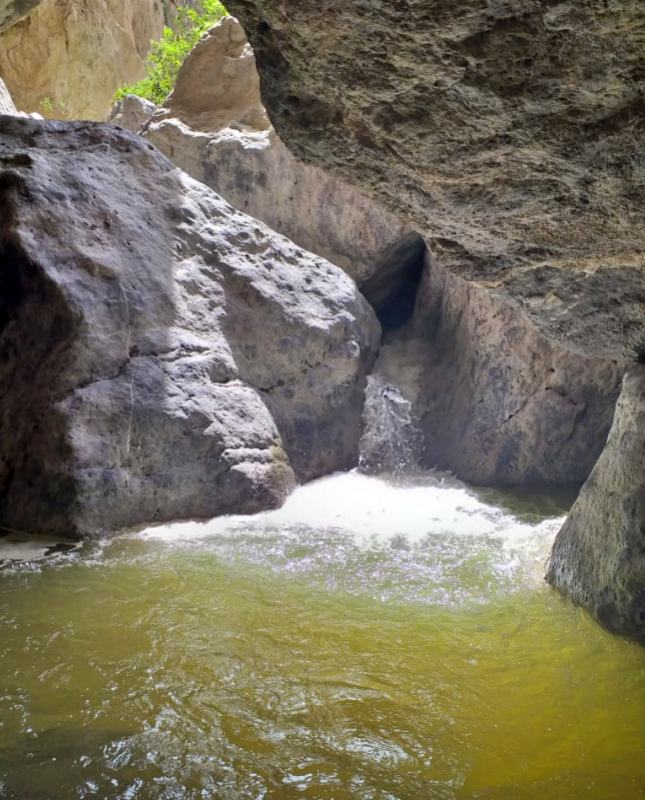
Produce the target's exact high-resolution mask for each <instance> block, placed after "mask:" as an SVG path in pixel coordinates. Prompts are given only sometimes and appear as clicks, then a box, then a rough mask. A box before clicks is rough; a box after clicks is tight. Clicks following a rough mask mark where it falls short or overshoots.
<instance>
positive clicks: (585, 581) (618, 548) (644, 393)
mask: <svg viewBox="0 0 645 800" xmlns="http://www.w3.org/2000/svg"><path fill="white" fill-rule="evenodd" d="M547 579H548V580H549V581H550V583H552V584H553V585H554V586H556V587H557V588H558V589H561V590H563V591H565V592H567V593H568V594H569V595H571V597H573V599H574V600H575V601H576V602H578V603H580V604H582V605H583V606H586V607H587V608H589V609H590V610H591V611H592V612H593V613H594V614H595V615H596V617H597V618H598V619H599V620H600V621H601V622H602V623H603V624H604V625H605V626H606V627H607V628H609V629H610V630H612V631H614V632H616V633H623V634H626V635H628V636H631V637H633V638H635V639H638V640H639V641H641V642H643V643H644V644H645V366H638V367H634V368H633V369H632V370H631V371H630V372H628V373H627V375H626V376H625V380H624V383H623V389H622V392H621V395H620V399H619V401H618V405H617V407H616V416H615V419H614V424H613V426H612V429H611V432H610V434H609V439H608V441H607V446H606V448H605V450H604V451H603V454H602V455H601V457H600V459H599V460H598V463H597V464H596V467H595V468H594V471H593V472H592V473H591V476H590V477H589V480H588V481H587V483H586V484H585V486H584V487H583V489H582V492H581V493H580V497H579V498H578V500H577V501H576V503H575V505H574V506H573V508H572V510H571V513H570V514H569V517H568V519H567V521H566V522H565V524H564V527H563V528H562V530H561V531H560V533H559V534H558V536H557V538H556V541H555V545H554V548H553V553H552V554H551V558H550V562H549V569H548V574H547Z"/></svg>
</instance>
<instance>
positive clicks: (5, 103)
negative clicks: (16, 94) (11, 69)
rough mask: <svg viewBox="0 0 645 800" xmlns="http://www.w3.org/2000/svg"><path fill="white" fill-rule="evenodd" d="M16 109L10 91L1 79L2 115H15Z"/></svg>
mask: <svg viewBox="0 0 645 800" xmlns="http://www.w3.org/2000/svg"><path fill="white" fill-rule="evenodd" d="M15 113H16V107H15V105H14V104H13V100H12V99H11V95H10V94H9V90H8V89H7V87H6V86H5V84H4V81H3V80H2V78H0V114H15Z"/></svg>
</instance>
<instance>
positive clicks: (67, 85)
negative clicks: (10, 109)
mask: <svg viewBox="0 0 645 800" xmlns="http://www.w3.org/2000/svg"><path fill="white" fill-rule="evenodd" d="M10 5H11V4H10ZM17 5H18V6H20V2H18V3H17ZM23 5H24V6H25V7H26V6H27V5H30V6H31V7H34V6H36V5H37V7H35V8H33V10H32V12H31V13H30V14H29V16H28V17H26V18H25V19H23V20H22V21H20V22H19V23H18V24H17V25H13V27H11V28H10V29H9V30H7V31H5V32H4V33H3V34H2V35H0V75H1V76H2V77H3V78H4V80H5V82H6V84H7V86H8V87H9V90H10V92H11V94H12V96H13V98H14V100H15V102H16V105H17V106H18V108H21V109H23V110H24V111H28V112H38V113H41V114H44V115H45V116H47V117H53V118H56V119H96V120H103V119H106V117H107V115H108V114H109V111H110V108H111V106H112V101H113V97H114V92H115V91H116V90H117V89H118V88H119V87H121V86H123V85H125V84H129V83H133V82H134V81H137V80H139V79H140V78H142V77H143V76H144V74H145V66H144V61H145V58H146V56H147V55H148V53H149V50H150V42H151V40H153V39H158V38H159V37H160V36H161V33H162V31H163V27H164V24H165V22H166V18H167V13H169V12H171V11H172V8H174V6H175V5H176V4H175V3H174V2H172V3H171V4H168V3H163V2H160V1H159V0H42V2H41V3H39V4H36V3H33V2H32V3H30V4H29V3H24V2H23ZM165 9H166V10H165ZM0 20H1V16H0Z"/></svg>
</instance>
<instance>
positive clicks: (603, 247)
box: [227, 0, 645, 359]
mask: <svg viewBox="0 0 645 800" xmlns="http://www.w3.org/2000/svg"><path fill="white" fill-rule="evenodd" d="M227 7H228V8H229V10H230V11H231V13H233V14H235V15H236V16H238V18H239V19H240V21H241V23H242V24H243V26H244V28H245V30H246V32H247V34H248V35H249V39H250V41H251V44H252V45H253V48H254V50H255V53H256V58H257V59H258V65H259V71H260V75H261V78H262V89H263V98H264V101H265V105H266V106H267V108H268V111H269V114H270V116H271V120H272V122H273V124H274V125H275V127H276V129H277V131H278V133H279V134H280V136H281V138H282V139H283V140H284V142H285V143H286V145H287V146H288V147H289V149H290V150H291V151H292V152H294V153H295V155H297V156H298V157H300V158H301V159H302V160H304V161H307V162H310V163H313V164H316V165H317V166H319V167H322V168H324V169H325V170H327V171H329V172H331V173H335V174H337V175H342V177H343V179H344V180H345V181H347V182H349V183H352V184H354V185H355V186H356V187H358V188H360V189H361V190H362V191H363V192H364V193H366V194H368V195H370V196H372V197H374V198H377V199H378V200H379V201H380V202H382V203H383V204H384V205H385V206H386V207H387V208H388V210H390V211H391V212H394V213H395V214H396V215H397V216H399V217H400V218H401V219H403V220H405V221H406V222H407V223H408V224H410V225H411V226H412V227H413V228H414V229H416V230H418V231H419V232H420V233H422V234H423V235H424V236H425V237H426V240H427V242H428V245H429V247H430V249H431V251H432V253H433V255H434V256H435V257H436V258H437V259H438V261H439V262H440V264H441V266H442V267H445V268H447V269H449V270H450V271H452V272H454V273H456V274H459V275H461V276H462V277H464V278H466V279H468V280H470V281H475V282H478V283H480V284H481V285H483V286H488V287H491V288H494V289H495V290H496V291H497V292H499V293H500V294H501V295H504V296H507V297H509V298H511V299H513V300H515V301H516V302H517V303H519V304H520V305H521V306H522V308H523V309H524V310H525V312H526V313H527V314H528V315H530V316H531V318H532V319H534V320H535V321H536V323H537V324H538V326H539V327H540V329H541V330H542V331H543V332H544V333H545V334H546V335H547V336H548V337H549V338H551V339H553V340H556V341H559V342H561V343H562V344H563V345H564V346H565V347H567V348H570V349H575V350H577V351H578V352H581V353H583V354H585V355H594V356H601V357H609V358H623V357H626V358H627V359H634V358H636V357H638V355H639V354H641V355H642V354H643V353H644V352H645V255H644V254H645V229H644V228H643V225H642V209H643V206H644V204H645V178H644V176H643V169H642V158H641V156H640V154H642V153H643V152H644V151H645V133H644V131H645V127H644V125H643V115H642V70H641V69H640V65H641V64H642V53H643V36H642V30H643V27H642V18H641V16H640V7H639V6H638V4H636V3H632V2H628V1H627V0H616V2H612V3H605V2H603V0H581V1H580V2H575V3H574V2H560V3H555V4H554V3H546V4H545V3H540V2H534V1H531V2H520V0H503V2H497V1H496V2H487V3H485V2H482V1H481V0H467V1H466V2H463V3H459V4H455V3H454V2H448V1H447V0H430V1H429V2H422V3H421V2H409V3H380V4H370V3H359V2H345V0H330V2H327V3H324V4H321V3H320V2H318V0H286V1H285V2H279V3H278V2H275V0H230V2H229V3H228V5H227Z"/></svg>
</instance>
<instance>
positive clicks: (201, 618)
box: [0, 473, 645, 800]
mask: <svg viewBox="0 0 645 800" xmlns="http://www.w3.org/2000/svg"><path fill="white" fill-rule="evenodd" d="M563 513H564V506H563V504H562V503H561V502H560V500H559V499H558V498H556V497H553V496H551V497H543V496H539V495H531V496H529V495H525V496H517V495H513V496H511V495H505V494H499V493H492V494H486V495H481V494H479V493H476V492H474V491H473V490H471V489H468V488H467V487H465V486H463V485H462V484H460V483H459V482H457V481H454V480H452V479H450V478H448V477H446V476H440V475H436V476H435V475H427V474H426V475H424V476H419V477H417V478H406V479H403V478H400V477H399V478H383V477H373V476H366V475H361V474H358V473H350V474H347V475H340V476H333V477H331V478H328V479H325V480H322V481H319V482H317V483H314V484H311V485H309V486H306V487H303V488H301V489H299V490H298V491H297V492H296V493H295V494H294V495H293V496H292V497H291V499H290V500H289V501H288V503H287V504H286V506H285V507H284V508H283V509H281V510H280V511H276V512H271V513H267V514H262V515H259V516H257V517H254V518H244V517H237V518H228V519H220V520H215V521H212V522H209V523H182V524H177V525H171V526H164V527H160V528H152V529H147V530H144V531H139V532H136V533H130V534H127V535H124V536H122V537H120V538H118V539H116V540H112V541H105V542H99V543H95V544H88V545H85V546H84V547H83V548H82V549H81V550H80V551H77V552H72V553H61V554H56V555H54V556H52V557H51V558H50V559H48V560H46V561H43V562H38V563H31V564H22V565H14V566H10V567H9V568H6V569H5V570H3V571H2V572H1V573H0V634H1V635H0V797H2V798H3V800H27V798H28V799H29V800H44V799H45V798H47V800H52V799H53V798H56V800H66V798H123V800H140V799H141V798H145V799H146V800H147V799H148V798H150V799H151V800H152V799H153V798H154V800H157V799H158V798H161V799H162V800H175V799H179V798H181V799H182V800H184V799H185V798H191V799H192V798H194V799H195V800H197V799H198V798H199V800H205V799H206V798H208V800H211V799H212V798H223V799H225V800H247V798H248V799H249V800H251V798H253V799H254V800H255V799H259V798H276V799H279V800H282V799H283V798H284V799H285V800H289V799H290V798H312V799H315V800H324V799H325V798H330V799H331V798H334V800H343V799H344V798H358V799H359V800H368V799H369V800H372V799H373V800H395V799H399V800H413V799H414V800H417V799H422V800H425V799H426V798H428V799H429V800H432V799H433V798H440V799H444V798H445V799H446V800H448V799H450V800H452V799H453V798H455V799H461V798H472V799H473V800H474V799H475V798H482V799H483V798H491V800H511V799H512V800H529V799H530V800H544V799H545V798H549V800H558V799H559V798H562V800H573V798H581V797H584V798H587V799H589V800H601V799H602V800H610V798H620V800H635V799H636V798H641V797H644V796H645V794H644V791H645V759H643V752H644V749H645V651H643V650H642V649H641V648H638V647H637V646H635V645H632V644H630V643H628V642H626V641H623V640H621V639H618V638H615V637H612V636H610V635H609V634H606V633H605V632H604V631H603V630H602V629H600V628H599V627H598V626H597V625H596V624H595V623H594V622H593V621H592V620H591V619H590V618H589V616H588V615H587V614H585V613H584V612H582V611H580V610H578V609H576V608H574V607H573V606H572V605H571V604H570V603H569V602H568V601H566V600H564V599H562V598H560V597H559V596H558V595H557V594H556V593H554V592H553V591H551V590H549V589H548V587H546V586H545V585H544V583H543V579H542V575H543V563H544V559H545V557H546V554H547V553H548V549H549V546H550V542H551V540H552V538H553V536H554V534H555V532H556V530H557V528H558V526H559V525H560V523H561V520H562V516H563Z"/></svg>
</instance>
